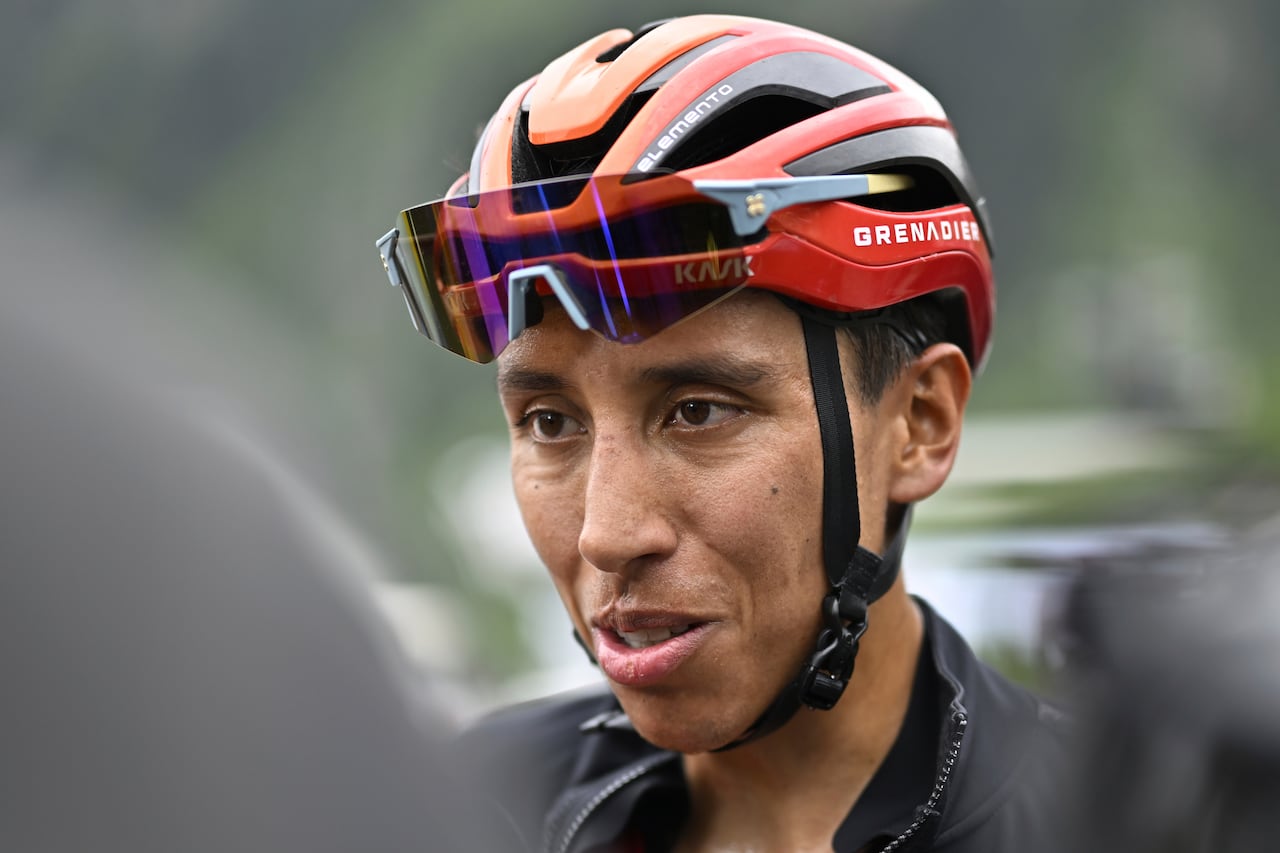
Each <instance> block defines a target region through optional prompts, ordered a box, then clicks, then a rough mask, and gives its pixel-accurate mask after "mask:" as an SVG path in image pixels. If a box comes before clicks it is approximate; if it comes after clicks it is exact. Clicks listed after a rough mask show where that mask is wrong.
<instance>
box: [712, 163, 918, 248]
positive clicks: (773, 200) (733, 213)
mask: <svg viewBox="0 0 1280 853" xmlns="http://www.w3.org/2000/svg"><path fill="white" fill-rule="evenodd" d="M910 186H911V179H910V178H909V177H907V176H906V175H815V176H812V177H809V176H805V177H799V178H776V179H775V178H767V179H764V180H759V181H718V180H702V181H694V182H693V188H694V189H696V190H697V191H698V192H700V193H702V194H703V195H705V196H707V197H708V198H713V199H715V200H716V201H718V202H720V203H721V204H723V205H724V206H725V207H727V208H728V209H729V219H730V220H731V221H732V222H733V230H734V231H735V232H736V233H737V234H738V236H740V237H747V236H749V235H751V234H754V233H756V232H757V231H759V230H760V229H761V228H762V227H763V226H764V223H765V220H767V219H768V218H769V214H771V213H775V212H777V211H779V210H782V209H784V208H788V207H793V206H795V205H797V204H809V203H810V202H817V201H837V200H839V199H845V198H857V197H858V196H864V195H873V194H875V193H882V192H893V191H895V190H900V189H906V188H908V187H910Z"/></svg>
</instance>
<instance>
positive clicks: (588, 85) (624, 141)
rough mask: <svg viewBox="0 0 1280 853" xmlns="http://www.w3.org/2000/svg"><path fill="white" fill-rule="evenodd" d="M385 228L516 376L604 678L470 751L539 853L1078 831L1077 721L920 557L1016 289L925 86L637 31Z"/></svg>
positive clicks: (402, 257) (461, 325)
mask: <svg viewBox="0 0 1280 853" xmlns="http://www.w3.org/2000/svg"><path fill="white" fill-rule="evenodd" d="M378 243H379V247H380V250H381V252H382V256H383V263H384V265H385V266H386V268H387V271H388V273H389V275H390V277H391V280H392V282H393V283H395V284H397V285H398V286H400V287H401V288H402V290H403V292H404V295H405V298H406V302H407V304H408V306H409V310H410V314H411V315H412V317H413V320H414V323H415V325H416V326H417V328H418V329H419V330H420V331H422V332H423V333H425V334H426V335H427V336H428V337H429V338H431V340H433V341H434V342H435V343H437V344H439V345H440V346H443V347H445V348H446V349H449V350H451V351H453V352H455V353H458V354H460V355H463V356H465V357H467V358H469V359H471V360H473V361H477V362H488V361H491V360H494V359H497V361H498V385H499V393H500V396H501V399H502V404H503V407H504V409H505V411H506V414H507V417H508V420H509V423H510V427H511V445H512V472H513V479H514V485H515V491H516V496H517V500H518V503H519V505H520V508H521V512H522V514H523V517H524V521H525V525H526V527H527V529H528V532H529V535H530V537H531V539H532V541H533V544H534V546H535V548H536V550H537V551H538V554H539V555H540V557H541V558H542V560H543V561H544V562H545V563H546V566H547V568H548V570H549V572H550V575H551V578H552V580H553V581H554V583H555V585H556V587H557V589H558V591H559V593H560V596H561V598H562V600H563V602H564V605H565V608H566V610H567V612H568V615H569V617H570V620H571V622H572V624H573V627H574V629H575V631H576V633H577V635H578V637H579V639H580V641H581V642H582V644H583V646H584V647H585V649H586V650H587V652H588V654H590V655H591V656H592V657H593V659H594V660H595V661H597V662H598V664H599V666H600V668H601V670H602V671H603V673H604V675H605V676H606V678H607V681H608V686H609V688H610V691H609V693H608V694H603V695H594V694H593V695H590V696H587V697H582V696H578V697H575V698H570V699H553V700H548V701H546V702H541V703H535V704H533V705H531V706H526V707H522V708H518V709H514V710H511V711H508V712H503V713H500V714H499V715H496V716H495V717H493V718H492V719H490V720H488V721H486V722H484V723H483V724H481V726H479V727H478V728H477V729H476V730H475V731H474V732H473V733H472V735H471V737H470V739H469V740H468V743H469V744H471V745H472V746H473V748H474V749H475V751H476V754H477V756H478V759H477V760H480V761H483V762H485V763H487V764H488V765H489V766H491V767H492V768H494V769H495V770H496V771H497V773H498V776H497V781H496V787H497V788H498V794H497V795H498V797H499V799H500V800H501V801H502V803H503V807H504V809H505V810H506V813H507V815H508V816H509V818H510V819H511V821H512V822H513V823H514V824H515V825H516V826H517V827H518V828H519V830H520V832H521V833H522V834H523V836H524V838H525V839H526V841H527V842H528V843H529V846H530V847H537V846H539V845H542V847H543V848H544V849H550V850H559V851H569V850H588V849H617V850H662V849H679V850H704V849H706V850H711V849H715V850H719V849H735V850H738V849H741V850H757V849H759V850H830V849H833V848H834V849H837V850H842V851H843V850H863V849H877V850H879V849H883V850H906V849H937V850H945V851H968V850H975V851H976V850H982V851H990V850H1004V849H1008V850H1013V849H1018V850H1037V849H1045V848H1046V847H1047V846H1048V835H1047V832H1048V830H1047V821H1046V820H1045V819H1044V811H1045V806H1046V803H1047V800H1048V799H1049V797H1050V794H1051V779H1052V776H1051V774H1050V773H1049V772H1048V756H1050V755H1051V754H1052V751H1053V749H1054V748H1056V747H1055V745H1056V744H1057V743H1058V742H1059V731H1058V727H1057V724H1056V722H1055V720H1056V715H1055V714H1054V712H1053V711H1052V710H1051V709H1050V708H1049V707H1048V706H1046V705H1044V704H1043V703H1042V702H1040V701H1039V700H1038V699H1036V698H1035V697H1034V696H1032V695H1031V694H1030V693H1028V692H1026V691H1024V690H1023V689H1021V688H1019V687H1017V686H1014V685H1013V684H1011V683H1009V682H1008V681H1006V680H1004V679H1003V678H1002V677H1000V676H999V675H997V674H996V673H995V672H994V671H992V670H991V669H989V668H988V667H986V666H985V665H983V664H982V663H980V662H979V661H978V660H977V659H976V658H975V657H974V655H973V653H972V652H971V651H970V649H969V648H968V647H967V646H966V644H965V642H964V641H963V640H962V639H961V638H960V637H959V636H958V635H957V634H956V632H955V631H954V630H953V629H952V628H951V627H950V626H948V625H947V623H946V622H945V621H943V620H942V619H941V618H939V617H938V616H937V614H935V613H934V612H933V611H932V610H931V609H930V608H929V606H928V605H927V604H926V603H924V602H923V601H920V600H917V599H913V598H911V597H910V596H908V594H907V593H906V591H905V588H904V585H903V581H902V578H901V576H900V574H899V571H898V569H899V561H900V557H901V553H902V547H903V543H904V540H905V536H906V532H907V528H908V523H909V519H910V507H911V506H912V505H913V504H914V503H915V502H917V501H919V500H922V499H924V498H925V497H927V496H929V495H930V494H932V493H933V492H934V491H936V490H937V489H938V488H939V487H940V486H941V485H942V484H943V481H944V480H945V479H946V478H947V476H948V474H949V472H950V469H951V466H952V461H953V459H954V457H955V453H956V449H957V446H958V441H959V437H960V428H961V422H962V420H963V415H964V410H965V404H966V401H967V399H968V395H969V391H970V384H971V376H972V374H973V373H974V372H975V371H976V370H977V369H978V368H979V367H980V366H981V364H982V362H983V359H984V358H985V356H986V354H987V350H988V346H989V341H990V335H991V322H992V313H993V309H994V290H993V278H992V270H991V262H990V249H989V228H988V223H987V217H986V213H985V210H984V206H983V202H982V199H981V197H980V196H979V194H978V192H977V189H976V187H975V184H974V180H973V177H972V175H971V174H970V171H969V169H968V167H967V165H966V163H965V160H964V158H963V156H962V154H961V151H960V148H959V147H958V145H957V141H956V137H955V134H954V131H953V129H952V127H951V125H950V123H949V121H948V119H947V117H946V115H945V113H944V112H943V110H942V108H941V107H940V106H939V104H938V103H937V101H936V100H935V99H934V98H933V97H932V96H931V95H929V94H928V93H927V92H926V91H925V90H924V89H922V88H921V87H920V86H919V85H918V84H916V83H915V82H913V81H912V80H911V79H909V78H908V77H906V76H905V75H903V74H902V73H901V72H899V71H897V70H896V69H894V68H892V67H890V66H888V65H886V64H885V63H883V62H881V61H880V60H878V59H875V58H874V57H872V56H869V55H868V54H866V53H864V52H862V51H859V50H857V49H855V48H852V47H850V46H848V45H845V44H842V43H840V42H838V41H835V40H832V39H830V38H827V37H825V36H822V35H819V34H816V33H813V32H810V31H807V30H803V29H799V28H797V27H793V26H789V25H784V24H778V23H773V22H769V21H763V20H756V19H750V18H741V17H731V16H719V15H699V16H692V17H687V18H679V19H672V20H668V21H661V22H657V23H654V24H650V25H647V26H644V27H642V28H640V29H639V30H637V31H636V32H634V33H632V32H628V31H626V30H611V31H609V32H606V33H604V34H602V35H600V36H599V37H597V38H595V39H592V40H590V41H588V42H586V43H585V44H583V45H581V46H579V47H577V48H575V49H573V50H571V51H570V52H568V53H567V54H565V55H564V56H561V57H560V58H558V59H556V60H555V61H554V62H552V63H551V64H550V65H548V66H547V67H546V69H545V70H544V71H543V72H542V73H541V74H539V75H538V76H537V77H535V78H533V79H532V80H529V81H527V82H525V83H522V84H521V85H519V86H518V87H516V89H514V90H513V91H512V92H511V94H510V95H509V96H508V97H507V99H506V100H505V102H504V103H503V104H502V106H501V107H500V108H499V109H498V112H497V113H496V114H495V115H494V117H493V118H492V120H491V121H490V122H489V124H488V126H487V127H486V128H485V130H484V132H483V134H482V135H481V138H480V140H479V143H478V144H477V145H476V148H475V153H474V155H473V157H472V160H471V164H470V169H469V171H468V173H467V174H466V175H464V176H463V177H462V178H460V179H459V180H458V182H457V183H455V185H454V186H453V187H452V188H451V189H450V191H449V193H448V195H447V196H446V197H445V198H443V199H441V200H439V201H436V202H432V203H430V204H426V205H422V206H420V207H416V208H412V209H410V210H407V211H405V212H404V213H403V214H401V217H400V219H399V221H398V224H397V227H396V228H395V229H394V230H392V231H391V232H389V233H388V234H387V235H386V236H384V237H383V238H382V239H381V240H379V241H378ZM855 449H856V451H857V455H856V461H855ZM855 664H856V666H855Z"/></svg>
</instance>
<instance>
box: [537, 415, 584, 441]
mask: <svg viewBox="0 0 1280 853" xmlns="http://www.w3.org/2000/svg"><path fill="white" fill-rule="evenodd" d="M529 421H530V424H531V429H532V430H533V437H534V438H536V439H537V440H539V441H556V440H557V439H562V438H568V437H569V436H571V435H576V434H578V433H579V432H581V431H582V424H580V423H578V422H577V421H576V420H574V419H573V418H571V417H569V416H568V415H562V414H561V413H559V412H550V411H541V412H531V413H530V415H529Z"/></svg>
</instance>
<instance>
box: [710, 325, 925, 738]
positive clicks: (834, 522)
mask: <svg viewBox="0 0 1280 853" xmlns="http://www.w3.org/2000/svg"><path fill="white" fill-rule="evenodd" d="M797 313H799V314H800V322H801V324H802V326H803V328H804V341H805V348H806V350H807V352H808V356H809V378H810V381H811V382H812V384H813V399H814V404H815V406H816V408H817V411H818V431H819V434H820V436H821V439H822V555H823V562H824V564H825V568H826V573H827V580H828V582H829V583H830V584H831V590H830V592H828V593H827V595H826V596H825V597H824V598H823V599H822V622H823V625H822V629H821V630H820V631H819V633H818V639H817V643H816V644H815V646H814V651H813V653H812V654H811V655H810V656H809V658H808V660H806V661H805V663H804V665H803V666H801V668H800V672H799V674H798V675H797V676H796V677H795V678H794V679H793V680H792V681H791V682H790V683H789V684H788V685H787V686H786V687H785V688H783V690H782V692H781V693H780V694H779V695H778V697H777V698H776V699H774V700H773V702H772V703H771V704H770V705H769V707H768V708H766V709H765V712H764V713H763V714H761V715H760V718H759V719H758V720H756V722H755V723H754V724H753V725H752V726H751V728H749V729H748V730H747V731H746V733H745V734H743V735H742V736H741V737H739V738H738V739H736V740H734V741H732V742H731V743H729V744H728V745H726V746H723V747H720V749H719V750H717V752H720V751H723V750H726V749H732V748H734V747H737V746H741V745H742V744H744V743H749V742H750V741H753V740H756V739H758V738H761V737H764V736H765V735H767V734H769V733H770V732H773V731H775V730H776V729H778V728H780V727H781V726H782V725H784V724H785V723H786V722H787V721H788V720H790V719H791V717H792V716H793V715H794V714H795V713H796V711H798V710H799V709H800V707H801V706H808V707H810V708H816V709H818V710H822V711H826V710H830V709H831V708H832V707H834V706H835V704H836V702H837V701H838V700H839V699H840V697H841V695H843V694H844V690H845V688H846V687H848V685H849V679H850V678H851V677H852V675H853V663H854V658H856V657H857V654H858V642H859V640H861V639H862V635H863V633H864V632H865V631H866V630H867V609H868V608H869V607H870V606H871V604H872V603H873V602H874V601H876V599H878V598H880V596H882V595H884V593H885V592H887V591H888V589H889V587H891V586H893V582H894V580H895V579H896V578H897V576H898V568H899V566H900V565H901V562H902V549H903V547H904V546H905V545H906V539H907V527H908V526H909V523H910V510H908V511H907V512H906V513H904V515H903V517H902V519H901V521H900V523H899V524H898V526H897V530H896V531H895V534H894V537H893V540H892V541H891V542H890V543H889V545H888V547H887V548H886V549H885V553H884V556H883V557H880V556H878V555H876V554H873V553H872V552H871V551H868V550H867V549H866V548H863V547H862V546H861V545H859V544H858V540H859V539H860V538H861V535H862V523H861V517H860V515H859V512H858V478H857V466H856V464H855V457H854V450H853V429H852V427H851V426H850V422H849V404H848V401H847V399H846V397H845V388H844V379H843V377H842V375H841V371H840V351H839V348H838V347H837V344H836V328H835V326H833V325H832V324H831V323H824V322H822V321H821V320H819V319H817V318H816V317H814V316H811V315H810V314H809V313H807V312H803V311H801V312H797Z"/></svg>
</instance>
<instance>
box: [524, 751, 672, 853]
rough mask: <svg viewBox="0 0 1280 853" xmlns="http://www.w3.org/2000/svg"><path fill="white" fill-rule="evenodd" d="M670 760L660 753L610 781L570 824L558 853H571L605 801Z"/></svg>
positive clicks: (558, 847) (666, 754)
mask: <svg viewBox="0 0 1280 853" xmlns="http://www.w3.org/2000/svg"><path fill="white" fill-rule="evenodd" d="M669 758H671V755H670V754H668V753H659V754H658V755H654V756H650V757H649V758H648V759H647V760H645V761H642V762H641V763H639V764H637V765H635V766H634V767H631V768H630V769H628V770H627V771H626V772H625V773H622V774H620V775H618V776H615V777H614V778H613V779H612V780H610V782H609V784H608V785H605V786H604V787H603V788H601V789H600V790H599V791H597V792H596V793H595V794H594V795H593V796H592V797H591V799H590V800H588V801H587V804H586V805H584V806H583V807H582V808H581V809H580V810H579V811H578V813H577V814H576V815H574V817H573V820H572V821H570V822H569V826H568V828H567V829H566V830H565V831H564V834H563V835H562V836H561V839H560V844H559V846H557V847H556V848H555V851H556V853H569V848H570V846H572V844H573V839H574V838H575V837H576V836H577V834H578V831H579V830H580V829H582V825H583V824H584V823H586V822H587V818H589V817H591V814H592V812H594V811H595V810H596V809H598V808H600V806H601V805H603V804H604V802H605V800H607V799H609V798H610V797H612V796H613V795H614V794H616V793H617V792H618V791H620V790H622V789H623V788H625V787H626V786H627V785H630V784H631V783H632V782H634V781H635V780H636V779H639V778H640V777H641V776H643V775H644V774H646V773H648V772H649V771H650V770H652V769H653V768H654V767H657V766H658V765H659V764H661V763H662V762H664V761H666V760H668V759H669ZM548 842H549V843H548V844H547V846H546V848H545V849H547V850H550V849H551V842H550V839H548Z"/></svg>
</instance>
